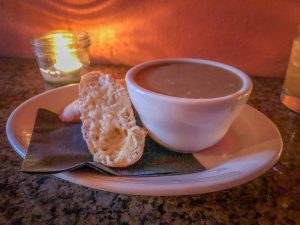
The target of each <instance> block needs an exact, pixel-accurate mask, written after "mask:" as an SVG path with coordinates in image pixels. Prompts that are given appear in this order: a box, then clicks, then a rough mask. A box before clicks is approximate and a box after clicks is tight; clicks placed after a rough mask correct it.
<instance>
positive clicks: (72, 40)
mask: <svg viewBox="0 0 300 225" xmlns="http://www.w3.org/2000/svg"><path fill="white" fill-rule="evenodd" d="M32 45H33V50H34V52H35V56H36V59H37V62H38V64H39V68H40V72H41V74H42V76H43V77H44V79H45V80H46V81H48V82H50V83H55V84H68V83H75V82H78V81H79V80H80V78H81V75H83V74H84V73H86V72H88V70H89V65H90V58H89V52H88V49H89V46H90V38H89V35H88V34H87V33H85V32H72V31H65V30H59V31H53V32H50V33H46V34H44V35H41V36H39V37H36V38H34V39H33V41H32Z"/></svg>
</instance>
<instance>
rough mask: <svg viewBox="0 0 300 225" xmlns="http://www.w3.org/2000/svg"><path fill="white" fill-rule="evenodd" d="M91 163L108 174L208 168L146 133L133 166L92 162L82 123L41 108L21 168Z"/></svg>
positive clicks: (54, 169) (37, 169)
mask: <svg viewBox="0 0 300 225" xmlns="http://www.w3.org/2000/svg"><path fill="white" fill-rule="evenodd" d="M84 166H88V167H91V168H94V169H96V170H97V171H98V172H100V173H101V174H103V175H108V176H114V175H116V176H163V175H176V174H186V173H194V172H200V171H203V170H205V168H204V167H203V166H202V165H201V164H200V163H199V162H198V161H197V160H196V159H195V157H194V156H193V155H192V154H186V153H177V152H173V151H169V150H167V149H166V148H164V147H162V146H161V145H159V144H158V143H156V142H155V141H153V140H152V139H151V138H150V137H148V136H147V137H146V143H145V148H144V154H143V156H142V158H141V159H140V160H139V161H138V162H137V163H135V164H134V165H132V166H129V167H126V168H111V167H107V166H105V165H103V164H101V163H97V162H93V157H92V155H91V154H90V152H89V150H88V148H87V146H86V143H85V141H84V140H83V138H82V134H81V123H63V122H61V121H60V119H59V118H58V115H57V114H55V113H53V112H51V111H49V110H46V109H39V110H38V112H37V117H36V120H35V125H34V129H33V133H32V137H31V141H30V144H29V147H28V151H27V154H26V157H25V159H24V162H23V164H22V168H21V171H22V172H27V173H57V172H62V171H65V170H70V169H81V168H83V167H84Z"/></svg>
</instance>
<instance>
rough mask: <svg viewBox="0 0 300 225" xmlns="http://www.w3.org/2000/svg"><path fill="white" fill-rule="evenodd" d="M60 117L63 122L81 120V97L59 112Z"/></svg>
mask: <svg viewBox="0 0 300 225" xmlns="http://www.w3.org/2000/svg"><path fill="white" fill-rule="evenodd" d="M59 118H60V120H61V121H62V122H67V123H70V122H80V109H79V99H76V100H75V101H73V102H71V103H70V104H69V105H67V106H66V107H65V108H64V110H63V111H62V112H61V113H60V114H59Z"/></svg>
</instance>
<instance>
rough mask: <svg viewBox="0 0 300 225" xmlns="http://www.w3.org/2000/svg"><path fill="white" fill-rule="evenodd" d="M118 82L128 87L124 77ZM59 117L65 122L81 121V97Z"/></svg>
mask: <svg viewBox="0 0 300 225" xmlns="http://www.w3.org/2000/svg"><path fill="white" fill-rule="evenodd" d="M116 81H117V82H118V83H120V84H121V85H123V86H124V87H126V85H125V80H124V79H116ZM59 118H60V120H61V121H62V122H65V123H76V122H80V121H81V120H80V109H79V99H76V100H75V101H73V102H71V103H70V104H69V105H67V106H66V107H65V108H64V109H63V110H62V111H61V113H60V114H59Z"/></svg>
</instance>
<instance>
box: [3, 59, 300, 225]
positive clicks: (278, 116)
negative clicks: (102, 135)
mask: <svg viewBox="0 0 300 225" xmlns="http://www.w3.org/2000/svg"><path fill="white" fill-rule="evenodd" d="M98 69H101V70H102V71H104V72H108V73H111V74H113V75H114V76H115V77H117V78H121V77H123V76H124V75H125V73H126V71H127V70H128V67H126V66H113V65H94V66H92V70H98ZM252 80H253V82H254V90H253V93H252V95H251V97H250V100H249V104H250V105H252V106H254V107H255V108H256V109H258V110H260V111H261V112H263V113H264V114H265V115H267V116H268V117H269V118H270V119H271V120H272V121H273V122H274V123H275V124H276V125H277V126H278V128H279V130H280V132H281V134H282V138H283V143H284V151H283V155H282V156H281V158H280V160H279V162H278V163H277V164H276V165H275V166H274V167H273V168H272V169H271V170H270V171H268V172H267V173H266V174H264V175H263V176H261V177H259V178H257V179H255V180H253V181H251V182H249V183H247V184H244V185H241V186H239V187H235V188H232V189H230V190H225V191H220V192H216V193H210V194H201V195H193V196H177V197H149V196H129V195H123V194H117V193H110V192H105V191H99V190H93V189H90V188H86V187H82V186H79V185H76V184H72V183H69V182H67V181H64V180H60V179H59V178H56V177H54V176H51V175H28V174H23V173H21V172H20V165H21V162H22V159H21V158H20V157H19V156H18V155H17V154H16V153H15V152H14V150H13V149H12V147H11V146H10V144H9V143H8V140H7V138H6V134H5V124H6V121H7V119H8V117H9V115H10V113H11V112H12V111H13V110H14V108H15V107H17V106H18V105H19V104H20V103H22V102H23V101H25V100H27V99H28V98H30V97H32V96H34V95H36V94H38V93H41V92H43V91H45V90H47V89H50V88H53V87H52V86H50V85H47V84H45V82H44V80H43V79H42V78H41V75H40V74H39V70H38V67H37V65H36V63H35V61H34V60H31V59H17V58H3V57H2V58H1V57H0V124H1V126H0V160H1V163H0V224H64V225H68V224H207V225H214V224H244V225H247V224H300V204H299V202H300V167H299V165H300V161H299V159H300V154H299V153H300V135H299V132H300V114H297V113H295V112H292V111H290V110H289V109H287V108H285V107H284V106H283V105H282V104H281V102H280V99H279V96H280V91H281V86H282V82H283V80H282V79H281V78H263V77H253V78H252Z"/></svg>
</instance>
